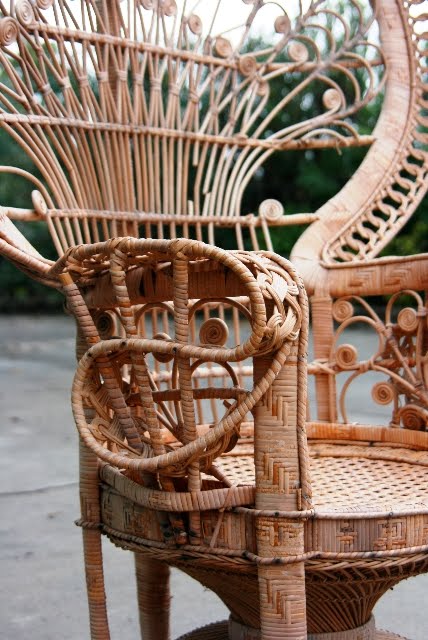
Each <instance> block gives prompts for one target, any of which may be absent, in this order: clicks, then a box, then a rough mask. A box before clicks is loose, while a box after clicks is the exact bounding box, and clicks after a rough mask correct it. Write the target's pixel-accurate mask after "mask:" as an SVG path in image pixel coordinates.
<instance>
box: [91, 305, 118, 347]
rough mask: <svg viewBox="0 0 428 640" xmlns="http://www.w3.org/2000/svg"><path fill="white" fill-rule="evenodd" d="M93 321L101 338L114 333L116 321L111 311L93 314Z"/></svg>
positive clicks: (108, 336) (106, 338) (107, 337)
mask: <svg viewBox="0 0 428 640" xmlns="http://www.w3.org/2000/svg"><path fill="white" fill-rule="evenodd" d="M94 322H95V326H96V328H97V331H98V333H99V334H100V338H101V339H102V340H108V339H109V338H111V337H112V336H113V335H114V334H115V331H116V323H115V321H114V316H113V314H112V313H110V312H108V311H99V312H98V313H96V314H95V316H94Z"/></svg>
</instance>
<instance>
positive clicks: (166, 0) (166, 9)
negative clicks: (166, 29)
mask: <svg viewBox="0 0 428 640" xmlns="http://www.w3.org/2000/svg"><path fill="white" fill-rule="evenodd" d="M160 6H161V9H162V11H163V13H164V14H165V15H166V16H175V14H176V13H177V3H176V1H175V0H161V5H160Z"/></svg>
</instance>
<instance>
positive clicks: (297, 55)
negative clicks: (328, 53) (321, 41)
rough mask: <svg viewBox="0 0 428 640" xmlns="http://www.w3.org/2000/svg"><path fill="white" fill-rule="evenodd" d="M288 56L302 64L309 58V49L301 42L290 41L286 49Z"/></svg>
mask: <svg viewBox="0 0 428 640" xmlns="http://www.w3.org/2000/svg"><path fill="white" fill-rule="evenodd" d="M287 53H288V57H289V58H290V60H292V61H293V62H297V63H299V64H303V63H304V62H307V60H308V58H309V51H308V49H307V47H305V45H304V44H303V42H291V44H289V45H288V49H287Z"/></svg>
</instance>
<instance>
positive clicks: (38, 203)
mask: <svg viewBox="0 0 428 640" xmlns="http://www.w3.org/2000/svg"><path fill="white" fill-rule="evenodd" d="M31 202H32V203H33V207H34V211H35V212H36V213H38V214H39V216H45V215H46V214H47V212H48V205H47V204H46V200H45V199H44V197H43V196H42V194H41V193H40V191H37V189H35V190H34V191H32V192H31Z"/></svg>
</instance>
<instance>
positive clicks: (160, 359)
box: [153, 333, 174, 363]
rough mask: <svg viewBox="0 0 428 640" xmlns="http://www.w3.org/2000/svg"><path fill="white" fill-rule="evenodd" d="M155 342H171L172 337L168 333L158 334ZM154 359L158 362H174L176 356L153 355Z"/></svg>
mask: <svg viewBox="0 0 428 640" xmlns="http://www.w3.org/2000/svg"><path fill="white" fill-rule="evenodd" d="M153 340H168V341H171V337H170V336H169V335H168V334H167V333H157V334H156V335H154V336H153ZM153 357H154V359H155V360H157V361H158V362H164V363H166V362H171V360H174V355H173V354H172V353H159V352H157V353H153Z"/></svg>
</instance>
